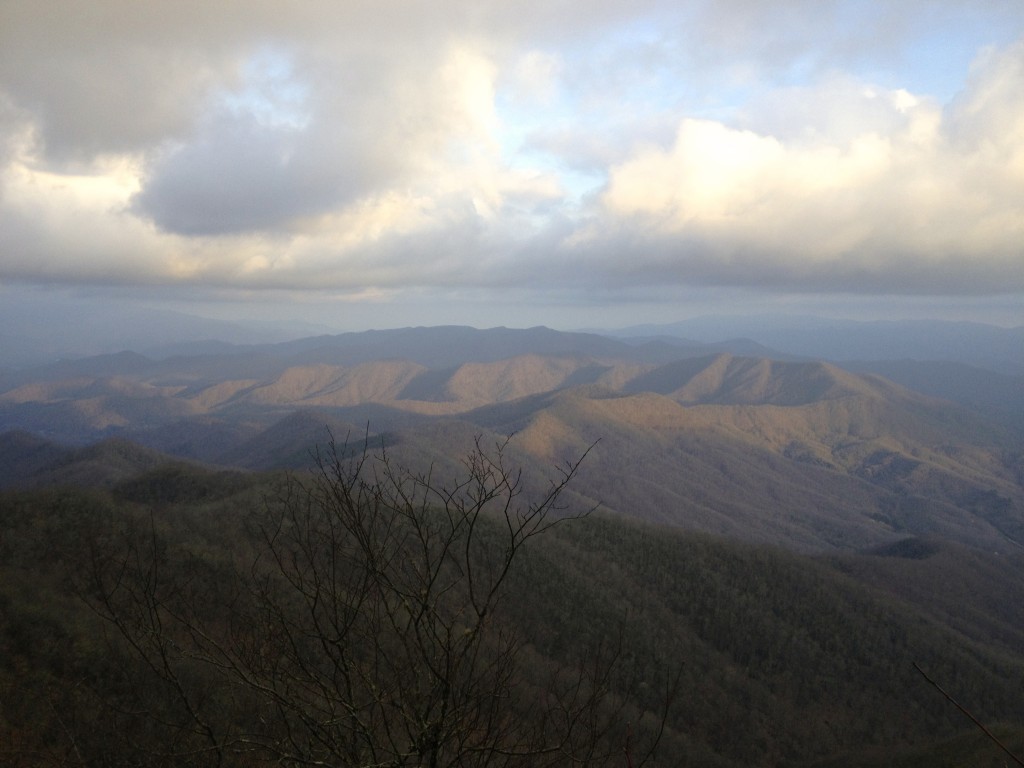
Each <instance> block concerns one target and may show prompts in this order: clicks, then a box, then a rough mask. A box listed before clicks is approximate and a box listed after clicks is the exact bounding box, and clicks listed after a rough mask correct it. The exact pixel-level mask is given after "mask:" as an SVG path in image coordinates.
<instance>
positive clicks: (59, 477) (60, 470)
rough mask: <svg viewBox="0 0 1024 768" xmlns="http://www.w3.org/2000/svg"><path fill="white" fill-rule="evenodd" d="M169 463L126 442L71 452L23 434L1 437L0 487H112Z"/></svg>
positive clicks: (163, 456)
mask: <svg viewBox="0 0 1024 768" xmlns="http://www.w3.org/2000/svg"><path fill="white" fill-rule="evenodd" d="M169 461H171V457H169V456H167V455H166V454H161V453H159V452H158V451H154V450H152V449H150V448H145V447H143V446H140V445H138V444H136V443H132V442H129V441H127V440H123V439H107V440H102V441H100V442H98V443H95V444H93V445H89V446H86V447H83V448H71V447H67V446H62V445H58V444H56V443H53V442H51V441H48V440H43V439H42V438H38V437H33V436H30V435H26V434H25V433H22V432H5V433H3V434H0V487H7V488H39V487H54V486H69V487H72V486H73V487H86V488H100V487H112V486H114V485H115V484H117V483H119V482H122V481H124V480H126V479H128V478H131V477H134V476H136V475H138V474H139V473H140V472H143V471H146V470H149V469H152V468H154V467H157V466H160V465H162V464H166V463H167V462H169Z"/></svg>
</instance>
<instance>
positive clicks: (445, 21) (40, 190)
mask: <svg viewBox="0 0 1024 768" xmlns="http://www.w3.org/2000/svg"><path fill="white" fill-rule="evenodd" d="M908 2H910V0H908ZM910 4H911V5H912V6H913V7H914V8H916V9H917V10H918V11H921V8H922V6H920V5H919V4H916V3H913V2H911V3H910ZM901 7H902V6H901ZM942 7H943V8H945V9H947V11H949V12H950V13H952V11H950V10H949V9H954V10H955V9H956V8H957V4H956V3H955V2H952V1H951V2H948V3H945V4H943V5H942ZM851 8H852V9H853V10H852V11H851V10H850V9H851ZM886 8H891V7H890V6H888V5H886V4H875V3H868V4H864V3H852V4H851V3H847V2H844V1H843V0H828V2H825V3H816V2H815V3H812V2H809V0H786V2H781V3H775V4H771V6H770V7H769V6H767V5H765V4H764V3H756V2H751V1H750V0H729V1H728V2H722V3H698V2H693V3H669V2H657V1H656V0H652V1H651V2H649V3H646V4H644V5H643V7H642V8H640V7H638V6H636V5H635V4H634V3H632V2H626V0H607V2H554V3H553V2H545V3H541V2H540V0H537V2H529V3H524V4H508V3H497V2H487V1H486V0H485V1H481V0H452V1H451V2H446V3H442V4H440V5H429V6H428V5H426V4H423V5H420V4H417V5H410V4H408V3H402V2H394V3H392V2H388V1H387V0H385V1H383V2H376V3H369V2H365V3H364V2H345V3H337V2H333V1H331V2H328V1H327V0H323V1H322V2H321V1H320V0H310V2H308V3H301V4H294V5H292V6H289V11H288V13H283V12H282V11H281V10H280V5H279V4H277V3H274V2H270V1H269V0H267V1H266V2H264V0H253V2H244V3H243V2H224V3H200V2H198V0H182V1H180V2H174V3H171V2H161V1H156V0H155V1H154V2H153V3H147V4H146V5H145V10H144V11H143V10H142V6H139V5H138V4H137V3H132V2H129V1H128V0H102V1H97V2H94V3H88V4H73V5H72V6H68V5H67V4H64V3H60V2H56V0H54V1H53V2H47V0H39V1H38V2H36V3H23V2H19V1H18V0H16V1H15V2H13V3H6V4H3V6H2V8H0V279H18V280H26V281H37V282H52V281H58V282H75V281H90V282H104V281H107V282H111V283H133V282H134V283H138V284H144V283H151V284H157V283H170V284H185V285H192V286H195V285H200V284H209V285H217V286H223V287H225V288H231V287H233V288H237V289H239V290H242V289H254V288H259V289H264V290H269V289H272V288H275V287H281V288H288V289H291V288H296V289H300V288H315V289H324V290H329V289H335V288H336V289H339V290H345V291H362V292H370V293H372V292H374V291H391V290H398V289H402V288H405V287H411V288H417V287H422V286H443V285H460V286H481V287H484V288H489V287H490V286H495V285H508V284H517V285H524V286H526V285H531V284H533V285H536V286H538V287H539V288H542V287H544V286H556V287H557V286H561V287H563V288H564V287H566V286H570V287H574V288H581V287H583V288H586V287H593V286H600V287H602V288H605V289H608V290H614V289H616V288H617V287H619V286H621V285H655V286H658V287H661V288H664V287H665V286H671V285H683V284H687V283H691V284H693V283H696V284H706V283H717V284H724V285H730V284H731V285H765V286H773V287H777V288H779V289H793V290H842V291H846V290H865V291H873V292H877V291H880V290H889V291H897V292H898V291H905V292H911V293H913V292H937V293H941V292H954V293H955V292H961V291H966V292H982V291H1008V290H1024V275H1022V274H1021V269H1022V267H1021V265H1022V263H1024V259H1022V258H1021V251H1020V247H1019V245H1018V243H1020V242H1024V200H1022V197H1021V196H1022V192H1021V190H1022V189H1024V144H1022V142H1021V141H1020V136H1022V135H1024V122H1022V121H1024V42H1018V43H1016V44H1014V45H1010V46H1003V47H994V48H991V49H989V50H987V51H986V52H985V53H984V54H983V55H982V56H981V57H980V58H979V59H978V62H977V63H976V65H975V67H974V69H973V70H972V71H971V72H969V73H967V72H966V71H965V72H964V76H965V77H966V86H965V88H964V90H963V92H962V94H961V95H960V96H959V97H958V98H957V99H956V100H954V101H953V102H951V103H949V104H947V105H945V106H943V105H941V104H939V103H937V101H936V100H935V99H934V98H932V97H930V96H929V94H928V93H924V92H919V91H916V90H915V89H914V88H913V86H912V84H910V83H908V84H906V85H899V86H892V85H891V83H890V84H888V85H880V84H878V81H876V80H875V79H872V77H870V76H869V74H870V72H869V73H868V74H859V73H858V72H857V71H853V70H852V69H851V70H850V71H847V69H848V68H851V67H854V65H857V64H858V63H860V62H863V61H869V62H870V63H871V67H869V68H868V69H869V70H870V69H872V68H877V67H878V66H880V62H881V63H885V62H890V63H891V62H892V61H898V60H899V58H900V55H901V52H902V51H904V50H905V48H906V44H907V40H908V39H910V38H911V37H913V34H914V33H915V30H914V23H911V22H912V19H913V15H912V14H909V12H904V11H901V12H900V13H899V14H897V16H898V18H895V17H893V16H892V11H891V10H885V9H886ZM979 8H980V10H971V11H970V13H976V14H980V15H984V14H989V17H986V18H990V19H996V20H999V21H1000V23H1005V21H1006V19H1007V18H1010V19H1011V20H1016V23H1017V24H1018V26H1019V29H1020V33H1022V34H1024V14H1022V13H1019V12H1018V13H1017V14H1016V15H1014V14H1011V13H1009V12H1008V11H1006V10H1005V7H1004V6H1000V5H999V4H998V3H995V4H989V5H982V6H979ZM766 9H768V10H766ZM992 9H998V13H997V12H996V10H992ZM872 11H874V12H875V13H874V14H872ZM851 14H852V16H851ZM958 14H959V15H958ZM964 14H967V10H963V11H962V12H961V11H956V13H953V16H952V17H951V18H954V20H960V19H961V18H962V17H964ZM854 17H856V18H858V19H861V20H863V21H865V23H866V25H867V26H866V27H862V26H859V25H857V24H850V23H849V22H850V21H851V19H852V18H854ZM930 18H931V17H928V18H925V17H924V16H922V17H921V19H922V21H921V22H920V24H922V25H928V24H933V23H938V22H932V21H928V19H930ZM894 19H895V20H894ZM887 20H888V21H887ZM889 21H893V22H894V23H893V24H892V25H891V26H889V27H886V24H887V23H888V22H889ZM915 23H917V22H915ZM993 23H994V22H993ZM883 27H885V28H886V29H887V30H888V31H887V32H886V33H885V34H884V35H882V33H881V32H880V31H879V30H881V29H882V28H883ZM864 29H867V30H868V32H864V31H863V30H864ZM986 29H988V27H986ZM953 31H956V30H953ZM879 35H881V36H882V37H884V39H874V38H873V36H875V37H878V36H879ZM899 75H900V72H899V69H898V67H897V68H896V70H895V72H894V74H893V76H892V77H891V78H890V79H891V80H899V79H900V78H899ZM722 82H727V83H728V86H729V87H728V88H726V89H724V90H723V89H721V83H722ZM666 127H667V130H666Z"/></svg>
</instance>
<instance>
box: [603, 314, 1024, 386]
mask: <svg viewBox="0 0 1024 768" xmlns="http://www.w3.org/2000/svg"><path fill="white" fill-rule="evenodd" d="M607 333H609V335H614V336H618V337H637V336H639V337H650V336H659V335H660V336H666V335H670V336H679V337H683V338H686V339H690V340H698V341H701V342H704V343H711V342H717V341H721V340H723V339H732V338H737V337H745V338H749V339H752V340H754V341H756V342H757V343H759V344H763V345H765V346H767V347H770V348H772V349H776V350H780V351H782V352H784V353H787V354H791V355H799V356H802V357H810V358H817V359H824V360H834V361H847V360H871V361H874V360H940V361H949V362H959V363H964V364H967V365H973V366H976V367H980V368H988V369H990V370H994V371H999V372H1002V373H1005V374H1008V375H1022V374H1024V326H1018V327H1016V328H1001V327H999V326H994V325H985V324H983V323H967V322H949V321H940V320H913V321H911V320H900V321H888V320H885V321H874V322H858V321H853V320H834V319H826V318H820V317H806V316H799V317H793V316H785V315H767V316H751V317H742V316H733V317H713V316H712V317H702V318H694V319H691V320H685V321H682V322H678V323H671V324H668V325H642V326H634V327H631V328H626V329H622V330H620V331H607Z"/></svg>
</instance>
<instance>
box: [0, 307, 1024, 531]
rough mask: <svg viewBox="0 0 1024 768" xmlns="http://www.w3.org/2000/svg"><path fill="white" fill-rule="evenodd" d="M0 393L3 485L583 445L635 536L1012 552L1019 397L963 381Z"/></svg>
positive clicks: (966, 376)
mask: <svg viewBox="0 0 1024 768" xmlns="http://www.w3.org/2000/svg"><path fill="white" fill-rule="evenodd" d="M180 351H181V350H179V352H180ZM750 352H758V353H760V355H759V356H749V353H750ZM928 370H931V371H932V372H933V373H935V374H940V373H941V374H943V375H941V376H940V375H936V376H932V377H929V376H927V375H925V373H926V372H927V371H928ZM876 371H877V372H876ZM879 373H888V374H890V375H889V377H885V376H882V375H879ZM980 380H987V381H988V383H989V386H988V387H987V388H982V387H978V388H972V386H971V383H972V382H978V381H980ZM897 382H902V383H897ZM943 382H944V383H943ZM907 385H911V386H907ZM0 390H2V391H0V428H2V430H3V431H4V432H5V433H6V434H5V435H4V436H3V437H2V438H0V455H2V456H5V457H7V458H5V460H4V462H3V465H0V481H2V482H4V483H5V484H7V485H21V486H29V485H40V484H50V483H53V482H56V481H57V478H60V477H62V476H63V477H66V478H69V479H70V478H77V477H79V476H84V477H94V478H97V481H99V480H100V479H102V478H104V477H106V475H108V474H109V475H110V476H111V477H122V475H123V472H122V465H123V464H124V461H125V460H124V459H116V460H115V458H114V457H113V456H109V455H108V459H109V462H108V463H109V465H110V467H111V469H110V470H109V472H106V473H105V472H104V471H99V470H96V469H91V470H88V471H78V470H75V469H74V468H75V467H76V466H78V465H80V464H82V463H83V462H85V463H86V465H87V466H95V462H96V459H95V458H94V457H91V455H90V454H89V451H90V450H92V451H96V450H97V449H95V448H89V447H88V446H93V445H95V444H96V443H97V442H98V441H101V440H104V439H114V438H116V439H117V440H118V442H117V443H116V445H118V446H119V448H118V451H114V454H116V455H122V454H124V453H125V452H127V453H131V451H130V450H129V449H128V448H127V447H126V446H129V445H134V446H137V447H138V448H137V454H136V455H135V457H134V458H133V459H132V460H131V461H134V462H135V463H134V464H133V466H138V467H140V468H141V467H144V466H148V465H150V464H152V463H153V462H155V461H156V459H155V458H153V456H152V452H154V451H158V452H160V453H162V454H167V455H170V456H174V457H177V458H178V459H184V460H189V461H194V462H201V463H206V464H211V465H217V466H227V467H238V468H244V469H247V470H260V469H268V468H273V467H285V466H287V467H294V468H301V467H303V466H308V465H309V463H310V455H311V451H312V450H313V449H314V448H315V447H316V446H317V445H321V446H322V445H324V443H325V442H326V441H327V440H329V439H330V435H334V436H335V437H336V438H339V439H344V438H346V437H348V438H350V439H362V438H364V437H367V436H369V438H371V439H372V440H373V441H376V443H379V444H382V445H387V446H389V450H391V451H394V452H395V453H396V454H397V455H399V456H400V457H402V459H403V460H404V461H407V462H409V463H417V462H419V463H426V464H430V463H433V464H436V465H437V466H449V467H452V468H454V467H455V466H457V463H456V462H455V459H456V457H458V456H461V455H463V453H464V452H465V450H466V448H467V446H468V445H470V444H471V442H472V440H473V439H474V438H475V437H478V436H481V435H483V436H484V437H485V438H486V439H487V440H494V441H498V440H502V439H504V438H505V437H506V436H508V435H513V434H514V435H515V438H514V440H513V443H512V449H513V451H514V452H515V456H516V459H517V460H518V461H520V462H522V464H523V465H524V467H526V468H527V469H528V472H527V474H528V476H531V477H538V478H543V477H546V476H547V475H548V473H549V472H550V468H551V466H552V465H553V464H554V465H557V464H559V463H561V462H565V461H567V460H571V459H572V458H573V457H578V456H579V455H582V453H583V452H585V451H587V449H588V447H589V448H590V453H589V454H588V457H587V461H586V462H585V463H584V465H583V467H582V469H581V475H580V483H579V484H578V487H577V488H575V489H574V491H575V493H576V494H577V495H578V496H579V500H580V503H586V504H600V505H602V506H603V507H604V508H606V509H607V510H609V511H612V512H615V513H617V514H621V515H625V516H628V517H633V518H640V519H645V520H650V521H657V522H660V523H667V524H670V525H674V526H680V527H683V528H689V529H696V530H703V531H708V532H713V533H717V534H723V535H728V536H731V537H738V538H742V539H746V540H750V541H758V542H765V543H772V544H781V545H784V546H788V547H792V548H798V549H803V550H815V549H822V548H824V549H834V548H839V549H842V548H864V547H871V546H879V545H883V544H885V543H890V542H893V541H896V540H898V539H900V538H901V537H904V536H906V535H909V534H913V535H923V534H937V535H942V536H945V537H949V538H952V539H956V540H959V541H962V542H967V543H970V544H972V545H975V546H980V547H985V548H991V549H999V548H1001V547H1007V546H1009V547H1019V546H1021V544H1022V543H1024V485H1022V484H1024V458H1022V457H1024V453H1022V451H1021V443H1022V441H1021V432H1020V430H1019V429H1018V428H1017V426H1016V422H1015V421H1014V419H1015V418H1019V417H1020V415H1021V412H1020V410H1019V406H1020V403H1021V393H1022V392H1024V380H1022V379H1020V377H1014V376H1011V375H1009V374H997V373H995V372H988V373H986V372H984V371H981V370H979V369H974V368H971V367H969V366H967V365H965V364H963V363H937V362H911V361H894V362H889V363H878V362H876V363H866V362H863V361H861V362H856V363H849V364H848V366H847V367H846V368H843V367H839V365H837V364H833V363H828V362H823V361H820V360H809V359H804V358H798V357H795V356H791V355H784V354H777V355H772V353H771V351H770V350H765V349H762V348H759V347H753V348H752V345H751V343H750V342H744V341H737V342H731V343H730V342H719V343H716V344H701V343H696V342H687V341H684V340H680V339H667V338H663V337H660V338H647V339H643V340H640V341H637V340H632V341H626V340H623V339H614V338H610V337H607V336H601V335H599V334H591V333H563V332H558V331H553V330H551V329H547V328H532V329H525V330H513V329H506V328H498V329H489V330H478V329H472V328H465V327H439V328H408V329H399V330H392V331H374V332H367V333H360V334H342V335H338V336H320V337H310V338H305V339H300V340H295V341H289V342H282V343H277V344H268V345H253V346H225V347H224V348H223V349H221V351H220V352H218V353H216V354H210V353H209V352H208V350H204V351H203V352H202V353H199V354H176V355H174V356H171V357H164V358H154V357H149V356H146V355H142V354H140V353H135V352H121V353H116V354H111V355H101V356H96V357H90V358H82V359H77V360H65V361H61V362H58V363H54V364H50V365H47V366H40V367H36V368H30V369H24V370H19V371H16V372H13V373H9V374H8V375H7V377H6V378H5V379H4V381H3V383H2V385H0ZM943 396H945V397H943ZM956 401H959V402H956ZM125 441H127V442H125ZM107 445H108V451H109V446H110V445H112V444H110V443H107ZM75 446H78V447H75ZM591 446H592V447H591ZM119 452H120V453H119ZM131 461H129V464H130V463H131ZM69 481H70V480H69Z"/></svg>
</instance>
